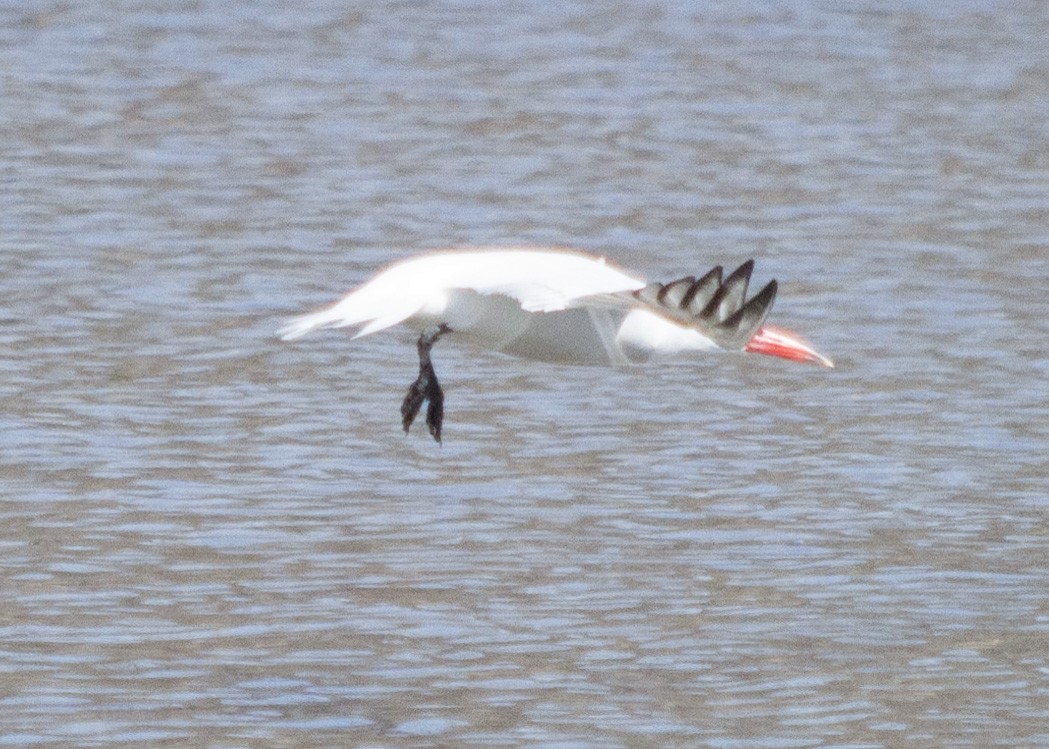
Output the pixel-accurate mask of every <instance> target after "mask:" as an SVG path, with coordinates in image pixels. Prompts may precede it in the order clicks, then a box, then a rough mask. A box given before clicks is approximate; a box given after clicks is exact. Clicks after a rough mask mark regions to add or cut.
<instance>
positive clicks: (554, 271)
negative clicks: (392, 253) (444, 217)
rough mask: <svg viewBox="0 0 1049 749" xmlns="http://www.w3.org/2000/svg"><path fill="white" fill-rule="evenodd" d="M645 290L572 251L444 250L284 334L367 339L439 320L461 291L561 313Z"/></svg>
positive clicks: (390, 273) (405, 265) (386, 275)
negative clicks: (419, 320) (409, 323)
mask: <svg viewBox="0 0 1049 749" xmlns="http://www.w3.org/2000/svg"><path fill="white" fill-rule="evenodd" d="M644 285H645V283H644V281H641V280H638V279H636V278H634V277H633V276H630V275H628V274H626V273H624V272H623V271H621V270H620V269H618V268H616V267H614V266H612V265H610V264H608V263H606V262H605V261H604V259H603V258H598V257H594V256H591V255H586V254H583V253H579V252H572V251H568V250H560V249H549V248H545V249H544V248H510V249H489V250H473V251H449V252H438V253H433V254H429V255H423V256H421V257H416V258H409V259H408V260H404V261H402V262H400V263H395V264H394V265H391V266H389V267H388V268H386V269H385V270H383V271H382V272H380V273H379V274H378V275H377V276H375V278H373V279H372V280H370V281H369V282H368V283H366V284H364V285H363V286H361V287H360V288H358V289H356V290H355V291H353V292H351V293H350V294H348V295H347V296H346V297H344V298H343V299H342V300H341V301H339V302H337V303H336V304H334V305H332V306H331V307H328V308H327V309H323V310H320V311H319V312H315V313H313V314H310V315H304V316H302V317H298V318H295V319H294V320H291V321H290V322H289V323H288V324H287V325H286V326H285V327H284V328H282V329H281V330H280V331H278V335H280V336H281V337H282V338H284V339H285V340H288V339H292V338H298V337H300V336H303V335H305V334H307V333H309V332H310V331H313V330H317V329H319V328H341V327H345V326H362V327H361V328H360V330H358V331H357V333H356V334H355V336H354V337H360V336H362V335H368V334H369V333H374V332H376V331H379V330H382V329H384V328H388V327H390V326H393V325H396V324H398V323H401V322H404V321H406V320H408V319H409V318H411V317H413V316H414V315H417V314H419V313H421V312H424V313H427V314H431V315H433V316H436V317H439V316H440V313H441V310H442V305H444V304H446V303H447V302H448V298H449V295H450V294H451V293H453V292H455V291H473V292H477V293H478V294H483V295H493V294H500V295H503V296H507V297H510V298H511V299H514V300H515V301H516V302H517V303H518V304H520V306H521V309H523V310H524V311H525V312H556V311H558V310H564V309H568V308H570V307H575V306H590V305H596V304H600V303H602V301H607V300H609V299H615V300H616V303H617V304H618V305H619V306H626V305H627V304H629V301H630V296H629V294H630V293H631V292H634V291H637V290H639V289H641V288H642V287H643V286H644Z"/></svg>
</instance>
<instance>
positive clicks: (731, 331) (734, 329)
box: [720, 279, 779, 349]
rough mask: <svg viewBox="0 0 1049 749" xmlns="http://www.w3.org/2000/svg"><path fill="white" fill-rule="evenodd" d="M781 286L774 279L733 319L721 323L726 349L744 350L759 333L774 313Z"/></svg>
mask: <svg viewBox="0 0 1049 749" xmlns="http://www.w3.org/2000/svg"><path fill="white" fill-rule="evenodd" d="M778 289H779V285H778V284H777V283H776V280H775V279H773V280H771V281H769V282H768V283H767V284H765V288H763V289H762V290H761V291H759V292H758V293H757V294H755V295H754V296H752V297H751V298H750V300H749V301H748V302H747V303H746V304H744V305H743V306H742V307H740V308H739V309H738V310H737V311H736V312H735V313H734V314H733V315H732V316H731V317H729V318H728V319H727V320H725V321H724V322H723V323H721V326H720V327H721V328H722V330H723V331H724V332H725V333H726V334H727V335H725V338H724V340H725V342H724V343H723V344H720V345H724V346H725V348H733V349H737V348H738V349H742V348H743V347H744V346H746V345H747V343H748V342H749V341H750V339H751V338H753V337H754V334H755V333H757V332H758V330H759V329H760V328H761V326H762V325H764V324H765V319H766V318H767V317H768V316H769V312H771V311H772V303H773V302H774V301H776V291H777V290H778Z"/></svg>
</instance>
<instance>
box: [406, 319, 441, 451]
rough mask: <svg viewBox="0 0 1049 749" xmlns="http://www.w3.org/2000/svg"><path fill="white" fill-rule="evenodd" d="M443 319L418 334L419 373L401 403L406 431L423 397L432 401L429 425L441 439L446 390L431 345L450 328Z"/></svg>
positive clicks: (431, 431) (429, 409)
mask: <svg viewBox="0 0 1049 749" xmlns="http://www.w3.org/2000/svg"><path fill="white" fill-rule="evenodd" d="M450 330H451V328H449V327H448V326H447V325H445V324H444V323H441V324H440V325H438V326H437V327H436V328H434V329H433V330H431V331H428V332H426V333H423V334H422V335H420V336H419V340H418V342H417V343H416V344H415V345H416V348H418V349H419V376H418V377H416V378H415V382H413V383H412V384H411V386H409V388H408V394H407V395H405V396H404V403H402V404H401V423H402V425H403V426H404V433H405V434H407V433H408V430H409V429H410V428H411V426H412V422H413V421H415V417H416V415H417V414H418V413H419V409H420V408H421V407H422V404H423V401H424V400H426V401H429V402H430V405H429V406H428V407H427V408H426V426H427V427H429V429H430V434H431V435H432V436H433V438H434V439H435V440H437V441H438V442H440V441H441V422H442V421H444V391H443V390H441V385H440V383H439V382H437V374H436V373H435V372H434V371H433V362H431V361H430V349H431V348H433V345H434V344H435V343H437V339H438V338H440V337H441V336H442V335H444V334H445V333H447V332H448V331H450Z"/></svg>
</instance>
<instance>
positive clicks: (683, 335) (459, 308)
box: [279, 247, 834, 442]
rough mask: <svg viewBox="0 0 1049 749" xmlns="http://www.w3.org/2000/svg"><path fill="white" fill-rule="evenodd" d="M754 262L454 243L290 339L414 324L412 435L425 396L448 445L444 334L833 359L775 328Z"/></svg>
mask: <svg viewBox="0 0 1049 749" xmlns="http://www.w3.org/2000/svg"><path fill="white" fill-rule="evenodd" d="M753 269H754V261H753V260H748V261H747V262H745V263H743V264H742V265H740V266H739V267H738V268H736V270H734V271H732V273H730V274H728V275H727V276H725V277H722V276H723V271H722V268H721V266H717V267H715V268H712V269H711V270H709V271H707V272H706V273H705V274H704V275H702V276H699V277H695V276H685V277H684V278H679V279H677V280H676V281H671V282H670V283H666V284H662V283H649V282H646V281H644V280H642V279H640V278H638V277H637V276H635V275H633V274H631V273H628V272H626V271H625V270H622V269H620V268H618V267H616V266H615V265H613V264H611V263H608V262H606V261H605V259H604V258H602V257H595V256H593V255H588V254H585V253H582V252H576V251H573V250H567V249H559V248H526V247H522V248H490V249H474V250H445V251H439V252H433V253H429V254H425V255H420V256H416V257H412V258H408V259H407V260H402V261H400V262H397V263H394V264H393V265H390V266H388V267H387V268H385V269H384V270H382V271H380V272H379V273H378V274H377V275H376V276H375V277H374V278H372V279H371V280H370V281H368V282H367V283H365V284H364V285H363V286H360V287H359V288H357V289H356V290H354V291H352V292H350V293H349V294H348V295H347V296H345V297H344V298H343V299H342V300H340V301H339V302H336V303H335V304H334V305H332V306H330V307H328V308H326V309H322V310H320V311H319V312H314V313H312V314H308V315H304V316H302V317H298V318H295V319H293V320H291V321H290V322H289V323H288V325H286V326H285V327H284V328H282V329H281V330H280V331H279V335H280V336H281V337H282V338H283V339H284V340H291V339H294V338H299V337H300V336H303V335H305V334H307V333H309V332H311V331H314V330H318V329H321V328H342V327H348V326H351V327H354V328H356V332H355V333H354V335H353V337H354V338H360V337H361V336H366V335H368V334H370V333H375V332H378V331H380V330H384V329H386V328H389V327H391V326H394V325H398V324H401V323H403V324H405V325H408V326H410V327H412V328H414V329H416V330H418V331H419V332H420V335H419V339H418V342H417V349H418V354H419V376H418V377H417V378H416V380H415V382H413V383H412V384H411V386H410V387H409V388H408V393H407V395H406V396H405V398H404V402H403V403H402V405H401V420H402V426H403V427H404V431H405V432H406V433H407V432H408V430H409V428H410V427H411V425H412V422H414V420H415V417H416V414H418V413H419V409H420V408H421V407H422V404H423V402H428V407H427V411H426V424H427V427H428V428H429V430H430V434H431V435H432V436H433V438H434V439H435V440H437V441H438V442H440V441H441V425H442V422H443V419H444V392H443V391H442V389H441V386H440V384H439V383H438V381H437V374H436V373H435V372H434V368H433V362H432V361H431V360H430V349H431V348H432V347H433V345H434V344H435V343H436V342H437V340H438V339H439V338H441V337H442V336H446V335H447V336H449V337H450V338H453V339H454V338H461V339H463V340H467V341H471V342H473V343H475V344H477V345H479V346H482V347H484V348H489V349H493V350H495V351H502V352H504V353H507V354H511V355H513V356H518V357H523V358H527V359H537V360H541V361H548V362H561V363H571V364H610V365H632V364H643V363H646V362H650V361H656V360H659V359H664V358H667V357H673V356H682V355H689V354H694V353H701V352H707V351H747V352H751V353H757V354H767V355H770V356H778V357H781V358H784V359H790V360H792V361H799V362H812V363H815V364H820V365H823V366H826V367H832V366H834V365H833V363H832V362H831V360H830V359H828V358H827V357H825V356H823V355H822V354H820V353H818V352H816V351H815V350H814V349H812V348H811V347H810V346H809V345H808V344H807V343H806V342H805V341H804V340H803V339H801V338H800V337H799V336H797V335H796V334H795V333H792V332H791V331H789V330H785V329H783V328H776V327H772V326H768V325H765V318H766V317H768V314H769V311H770V310H771V309H772V302H773V301H774V300H775V298H776V289H777V286H776V281H774V280H773V281H769V282H768V283H767V284H766V285H765V287H764V288H763V289H761V291H759V292H758V293H756V294H754V295H753V296H751V297H750V298H749V299H748V298H747V287H748V285H749V283H750V275H751V272H752V271H753Z"/></svg>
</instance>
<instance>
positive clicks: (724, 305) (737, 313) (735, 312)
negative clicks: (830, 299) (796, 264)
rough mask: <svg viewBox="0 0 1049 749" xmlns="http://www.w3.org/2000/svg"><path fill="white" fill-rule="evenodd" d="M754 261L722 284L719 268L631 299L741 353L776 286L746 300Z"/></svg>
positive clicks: (654, 286) (641, 292)
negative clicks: (697, 277)
mask: <svg viewBox="0 0 1049 749" xmlns="http://www.w3.org/2000/svg"><path fill="white" fill-rule="evenodd" d="M753 271H754V261H753V260H748V261H747V262H745V263H743V265H741V266H739V267H738V268H736V270H734V271H732V273H731V274H729V276H728V278H726V279H725V280H724V281H722V279H721V274H722V268H721V266H720V265H719V266H717V267H715V268H712V269H711V270H710V271H708V272H707V273H706V275H704V276H703V277H702V278H699V279H696V278H695V277H693V276H685V277H684V278H679V279H678V280H676V281H671V282H670V283H668V284H661V283H650V284H648V285H647V286H645V287H644V288H643V289H639V290H638V291H635V292H634V297H635V298H636V299H637V300H638V301H640V302H642V303H643V304H645V305H646V306H648V307H650V308H652V309H653V310H655V311H657V312H659V313H660V314H662V315H665V316H667V317H669V318H670V319H672V320H674V321H675V322H678V323H680V324H681V325H684V326H687V327H691V328H695V329H696V330H698V331H699V332H700V333H702V334H703V335H704V336H706V337H707V338H709V339H711V340H712V341H714V343H716V344H717V345H718V346H720V347H721V348H724V349H729V350H742V349H743V348H744V347H745V346H746V345H747V343H748V342H749V341H750V339H751V338H753V337H754V334H755V333H757V332H758V329H760V328H761V326H762V324H763V323H764V322H765V318H766V317H768V314H769V311H770V310H771V309H772V302H773V301H775V299H776V288H777V286H776V282H775V281H774V280H773V281H769V282H768V284H766V286H765V288H763V289H762V290H761V291H759V292H758V293H757V294H755V295H754V296H752V297H751V298H750V299H749V300H748V299H747V298H746V297H747V287H748V285H749V284H750V274H751V273H752V272H753Z"/></svg>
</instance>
